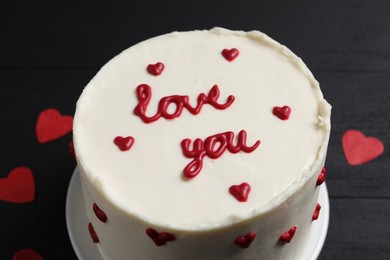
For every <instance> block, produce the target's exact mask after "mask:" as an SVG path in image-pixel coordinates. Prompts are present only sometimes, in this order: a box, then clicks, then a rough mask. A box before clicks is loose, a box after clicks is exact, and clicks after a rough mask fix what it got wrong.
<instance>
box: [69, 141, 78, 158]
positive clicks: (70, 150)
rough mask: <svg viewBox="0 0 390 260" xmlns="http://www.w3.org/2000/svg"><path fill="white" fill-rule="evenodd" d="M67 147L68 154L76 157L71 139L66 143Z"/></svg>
mask: <svg viewBox="0 0 390 260" xmlns="http://www.w3.org/2000/svg"><path fill="white" fill-rule="evenodd" d="M68 148H69V154H70V155H71V156H72V157H73V159H76V153H75V152H74V144H73V141H70V142H69V143H68Z"/></svg>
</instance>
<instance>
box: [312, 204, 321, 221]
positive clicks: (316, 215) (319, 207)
mask: <svg viewBox="0 0 390 260" xmlns="http://www.w3.org/2000/svg"><path fill="white" fill-rule="evenodd" d="M320 210H321V205H320V203H317V205H316V209H315V210H314V213H313V217H312V220H317V219H318V216H319V215H320Z"/></svg>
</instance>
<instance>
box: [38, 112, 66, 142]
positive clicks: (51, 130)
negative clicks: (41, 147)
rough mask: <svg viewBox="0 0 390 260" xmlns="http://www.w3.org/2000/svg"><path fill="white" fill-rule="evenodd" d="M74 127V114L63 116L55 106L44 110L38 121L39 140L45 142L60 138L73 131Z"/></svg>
mask: <svg viewBox="0 0 390 260" xmlns="http://www.w3.org/2000/svg"><path fill="white" fill-rule="evenodd" d="M72 127H73V117H72V116H68V115H65V116H63V115H61V114H60V112H59V111H58V110H56V109H54V108H49V109H46V110H43V111H42V112H41V113H40V114H39V116H38V120H37V123H36V134H37V138H38V142H39V143H41V144H43V143H47V142H50V141H53V140H55V139H58V138H60V137H62V136H64V135H66V134H67V133H69V132H71V131H72Z"/></svg>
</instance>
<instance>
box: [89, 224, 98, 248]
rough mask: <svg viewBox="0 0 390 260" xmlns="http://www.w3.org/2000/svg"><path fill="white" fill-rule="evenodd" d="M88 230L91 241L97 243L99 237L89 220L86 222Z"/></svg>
mask: <svg viewBox="0 0 390 260" xmlns="http://www.w3.org/2000/svg"><path fill="white" fill-rule="evenodd" d="M88 231H89V235H90V236H91V239H92V242H94V243H95V244H96V243H99V242H100V241H99V237H98V235H97V234H96V232H95V229H94V228H93V225H92V223H91V222H89V223H88Z"/></svg>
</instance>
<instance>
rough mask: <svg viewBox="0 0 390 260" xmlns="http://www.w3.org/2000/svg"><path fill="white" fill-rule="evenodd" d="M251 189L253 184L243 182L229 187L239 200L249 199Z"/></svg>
mask: <svg viewBox="0 0 390 260" xmlns="http://www.w3.org/2000/svg"><path fill="white" fill-rule="evenodd" d="M250 191H251V186H250V185H249V184H248V183H246V182H243V183H241V184H240V185H232V186H231V187H230V188H229V192H230V194H232V195H233V197H235V198H236V199H237V200H238V201H240V202H246V201H247V200H248V195H249V192H250Z"/></svg>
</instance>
